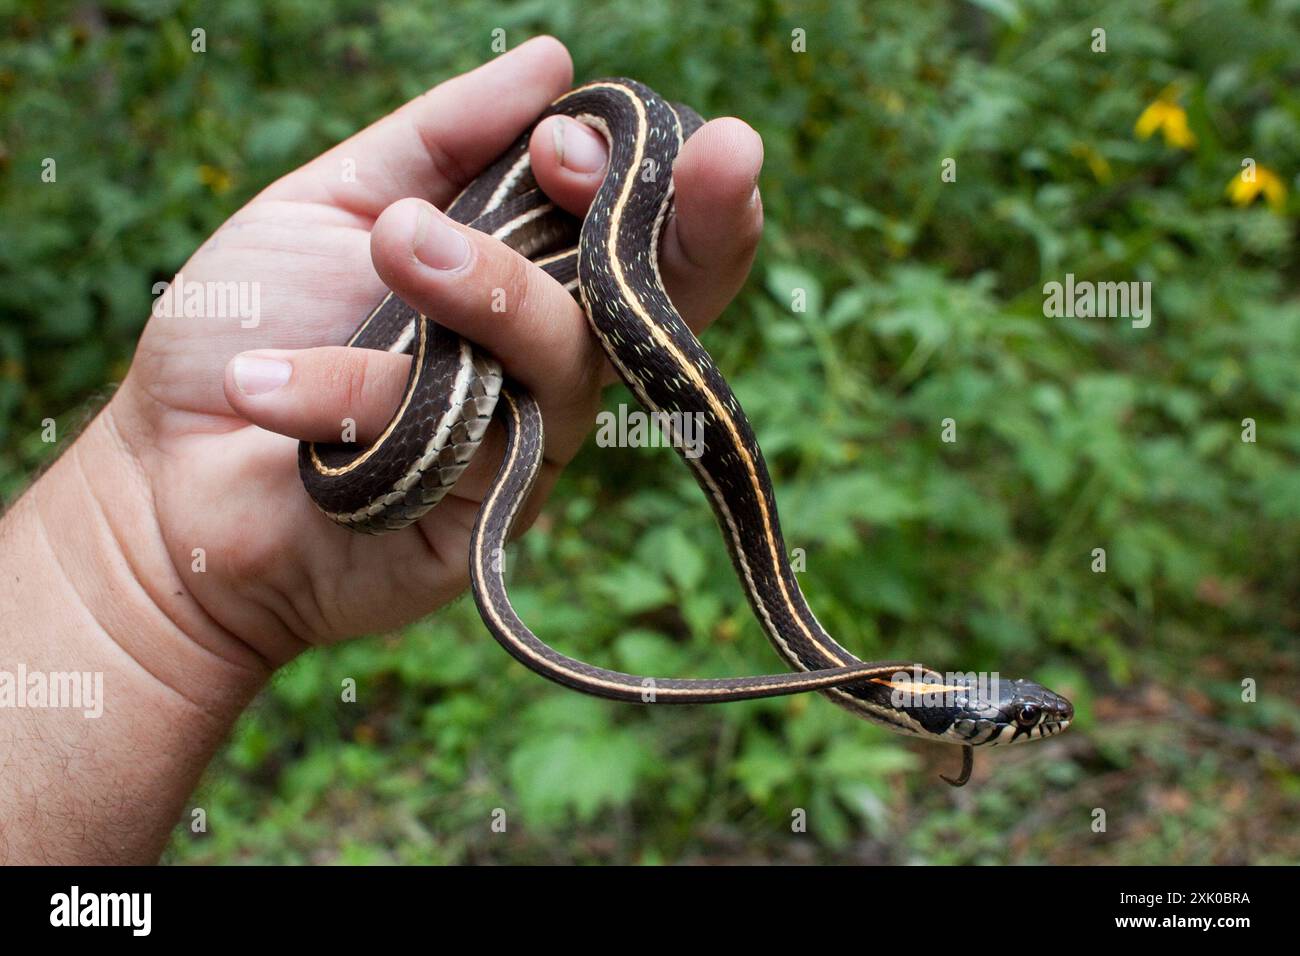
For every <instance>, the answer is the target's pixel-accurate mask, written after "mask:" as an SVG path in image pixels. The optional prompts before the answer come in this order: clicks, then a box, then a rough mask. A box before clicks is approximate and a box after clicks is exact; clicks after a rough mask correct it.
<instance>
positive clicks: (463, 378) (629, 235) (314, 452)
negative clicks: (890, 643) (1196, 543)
mask: <svg viewBox="0 0 1300 956" xmlns="http://www.w3.org/2000/svg"><path fill="white" fill-rule="evenodd" d="M554 114H563V115H566V116H570V117H573V118H575V119H578V120H579V121H582V122H584V123H587V124H588V125H590V126H591V127H592V128H594V129H595V130H597V131H598V132H599V133H600V134H601V135H602V136H603V137H604V138H605V140H606V142H607V144H608V146H609V155H610V159H609V167H608V171H607V173H606V176H605V180H604V182H603V184H602V185H601V187H600V189H599V191H598V192H597V195H596V198H595V199H594V201H593V202H592V205H591V208H590V210H589V212H588V213H587V216H586V218H585V219H583V220H582V221H581V222H580V223H579V222H578V221H577V220H575V219H574V218H573V217H571V216H569V215H568V214H567V213H565V212H563V211H562V210H560V209H558V208H557V207H556V206H554V205H553V204H552V203H551V202H550V201H549V200H548V199H547V198H546V196H545V194H544V193H542V192H541V190H540V189H539V188H538V186H537V182H536V179H535V178H534V177H533V174H532V170H531V167H530V164H529V157H528V133H526V134H525V135H524V136H522V137H520V139H519V140H518V141H516V143H515V144H514V145H513V146H512V147H511V149H509V150H508V151H507V152H506V153H505V154H503V155H502V156H501V157H500V158H499V159H498V160H497V161H496V162H495V163H493V164H492V166H490V167H489V168H488V169H487V170H486V171H485V172H484V173H483V174H481V175H480V176H479V177H478V178H477V179H475V180H474V182H473V183H471V184H470V185H469V186H468V187H466V189H465V190H464V191H463V192H462V193H461V194H460V196H458V197H457V198H456V199H455V200H454V201H453V202H452V204H451V205H450V206H449V207H448V209H447V213H448V215H449V216H451V217H452V218H453V219H455V220H456V221H458V222H462V223H466V224H469V225H471V226H473V227H474V228H476V229H478V230H480V231H482V232H485V233H487V234H489V235H492V236H494V237H496V238H498V239H500V240H501V241H503V242H505V243H506V244H507V245H509V246H511V248H513V249H515V250H516V251H517V252H519V253H520V254H522V255H524V256H526V257H528V258H530V259H532V261H533V262H535V263H536V264H537V265H539V266H540V267H541V268H542V269H544V270H545V271H546V272H547V273H548V274H549V275H550V276H551V277H552V278H554V279H555V280H556V281H558V282H560V283H561V284H562V285H564V286H565V288H567V289H569V290H570V291H571V292H573V293H574V294H576V295H577V296H578V297H579V301H580V302H581V304H582V306H583V309H584V311H585V312H586V314H587V318H588V321H589V324H590V326H591V329H592V332H593V334H594V335H595V336H596V338H597V339H598V340H599V342H600V344H601V346H602V347H603V348H604V350H605V352H606V354H607V355H608V357H609V359H610V361H611V363H612V364H613V366H614V367H615V369H616V370H617V371H618V374H619V375H620V377H621V378H622V379H623V381H624V382H625V383H626V384H627V386H628V388H629V389H630V390H631V391H632V392H633V394H634V395H635V396H636V397H637V400H638V401H639V402H640V403H641V404H642V405H644V406H645V407H646V408H647V409H648V410H649V411H652V412H661V413H666V416H667V417H666V418H665V419H664V420H666V421H681V420H682V419H681V418H678V417H675V416H682V415H691V416H701V417H697V418H695V420H696V421H701V422H702V423H703V433H704V436H705V441H704V443H703V449H702V453H700V454H699V455H698V456H697V457H696V456H692V457H687V456H685V455H683V456H682V457H683V459H684V460H685V461H686V462H687V464H688V465H689V466H690V467H691V469H692V470H693V472H694V475H695V478H696V480H697V482H698V483H699V485H700V487H701V488H702V489H703V491H704V493H705V495H706V496H707V498H708V500H709V502H710V504H711V506H712V508H713V511H714V514H715V516H716V517H717V520H718V524H719V527H720V529H721V531H722V534H723V538H724V541H725V542H726V545H727V550H728V552H729V554H730V556H731V559H732V563H733V565H734V567H735V569H736V572H737V576H738V578H739V579H740V582H741V584H742V586H743V588H744V591H745V595H746V597H747V599H748V601H749V603H750V605H751V607H752V608H753V611H754V613H755V615H756V617H757V619H758V621H759V623H760V624H761V625H762V628H763V631H764V633H765V634H766V636H767V637H768V639H769V641H770V642H771V643H772V646H773V647H774V648H775V650H776V651H777V653H778V654H779V655H780V656H781V657H782V658H783V659H784V660H785V662H786V663H787V664H788V665H789V666H790V667H791V668H792V671H791V672H787V673H781V674H771V675H762V676H754V677H737V678H725V679H716V680H715V679H686V678H650V677H643V676H640V675H634V674H625V673H622V672H619V671H613V670H608V669H605V668H601V667H595V666H593V665H591V664H587V663H585V662H583V661H579V660H576V659H574V658H571V657H568V656H566V655H564V654H561V653H560V652H558V651H556V650H555V649H554V648H552V647H550V646H549V645H547V644H546V643H544V642H543V641H542V640H541V639H540V638H538V637H537V636H536V635H535V634H534V633H533V632H532V631H531V630H530V629H529V628H528V627H527V625H526V624H525V623H524V622H523V621H522V620H520V618H519V616H518V615H517V614H516V613H515V611H514V609H513V607H512V606H511V604H510V600H509V595H508V593H507V590H506V584H505V580H504V573H503V567H504V562H503V561H502V560H501V554H502V553H503V549H504V548H505V546H506V543H507V541H508V540H509V536H510V533H511V529H512V528H513V525H514V522H515V520H516V518H517V516H518V513H519V511H520V508H521V506H522V504H523V502H524V501H525V500H526V499H527V496H528V494H529V491H530V490H531V488H532V486H533V483H534V480H535V478H536V475H537V473H538V471H539V469H540V467H541V462H542V454H543V448H544V432H543V427H542V417H541V413H540V411H539V409H538V407H537V404H536V402H535V401H534V400H533V398H532V396H531V395H529V394H528V393H527V392H526V391H525V390H524V389H522V388H521V387H520V386H518V385H517V384H516V383H514V382H512V381H510V380H508V379H506V378H505V377H504V376H503V374H502V371H501V368H500V366H499V365H498V364H497V363H496V361H495V360H494V359H492V358H490V357H489V356H486V355H484V354H483V353H481V352H479V351H478V350H476V349H475V348H474V347H473V346H472V345H470V344H469V343H467V342H465V341H463V340H461V339H460V338H459V337H458V336H456V335H454V334H453V333H451V332H449V331H448V330H446V329H444V328H442V327H441V326H439V325H437V323H436V322H434V321H432V320H431V319H430V318H429V317H427V316H424V315H421V314H419V313H418V312H417V311H416V310H414V309H412V308H411V307H409V306H407V305H406V304H405V303H403V302H402V301H401V300H400V299H398V298H397V297H396V296H394V295H392V294H391V293H390V294H389V295H388V296H387V297H386V298H385V299H384V300H383V301H382V302H381V303H380V304H379V305H378V306H377V307H376V309H375V310H374V311H373V312H372V313H371V314H370V315H369V316H368V317H367V318H366V320H365V321H364V322H363V323H362V324H361V326H360V327H359V328H358V329H357V331H356V332H355V333H354V334H353V336H352V337H351V339H349V341H348V344H349V345H352V346H356V347H360V348H375V349H384V350H389V351H394V352H406V353H409V354H411V355H412V357H413V360H412V364H411V372H410V376H409V378H408V381H407V385H406V389H405V393H404V395H403V398H402V401H401V403H400V405H399V407H398V410H397V412H396V413H395V414H394V416H393V418H392V420H391V421H390V422H389V424H388V426H387V427H386V428H385V430H384V432H383V433H382V435H381V436H380V437H379V439H378V440H376V441H375V442H373V443H371V444H370V445H368V446H365V447H358V446H357V445H356V444H351V443H338V444H322V443H309V442H304V443H302V444H301V446H300V449H299V470H300V472H301V474H302V478H303V482H304V485H305V486H306V488H307V491H308V493H309V494H310V495H311V497H312V499H313V500H314V501H315V502H316V504H317V505H318V506H319V508H320V509H321V511H322V512H324V513H325V514H326V515H327V516H328V517H329V518H330V519H331V520H333V521H336V522H337V523H339V524H341V525H343V526H344V527H347V528H350V529H352V530H355V531H361V532H368V533H382V532H387V531H393V530H397V529H399V528H402V527H405V526H406V525H408V524H410V523H411V522H413V521H415V520H417V519H418V518H420V517H421V516H422V515H423V514H424V513H425V512H427V511H428V510H429V509H430V508H432V507H433V506H434V505H436V504H437V502H438V501H439V500H440V499H441V498H442V497H443V495H445V494H446V492H447V490H448V489H449V488H450V487H451V486H452V485H453V484H455V481H456V479H458V478H459V477H460V475H461V473H462V472H463V471H464V469H465V467H466V465H467V464H468V462H469V460H470V457H471V456H472V455H473V453H474V451H475V449H476V448H477V447H478V445H479V443H480V442H481V441H482V438H483V435H484V433H485V431H486V429H487V426H488V423H489V422H490V420H491V419H492V417H493V416H494V415H495V416H497V417H498V418H499V419H500V420H501V421H503V423H504V425H505V430H506V436H507V441H506V454H505V459H504V461H503V463H502V465H501V468H500V470H499V472H498V474H497V477H496V479H495V480H494V482H493V484H492V486H491V488H490V489H489V491H488V493H487V496H486V497H485V499H484V501H483V504H482V507H481V509H480V512H479V517H478V521H477V524H476V526H475V530H474V534H473V538H472V541H471V546H470V575H471V580H472V583H473V591H474V597H475V600H476V602H477V604H478V607H479V611H480V614H481V615H482V617H483V621H484V623H485V624H486V625H487V627H488V629H489V630H490V631H491V632H492V634H493V636H494V637H495V638H496V639H497V641H498V642H500V643H501V645H502V646H503V647H504V648H505V649H506V650H507V651H508V652H509V653H510V654H511V655H512V656H514V657H515V659H516V660H518V661H520V662H521V663H522V664H524V665H525V666H526V667H528V668H530V669H532V670H534V671H536V672H537V673H539V674H541V675H542V676H545V677H547V678H549V679H551V680H553V681H556V682H557V683H560V684H563V685H565V686H567V687H571V688H574V689H576V690H580V691H583V692H586V693H590V694H595V695H598V696H601V697H606V698H611V699H615V700H624V701H631V702H640V703H680V704H697V703H716V702H725V701H733V700H743V699H749V698H756V697H770V696H777V695H782V694H794V693H802V692H806V691H812V690H817V691H821V692H822V693H824V694H825V695H827V696H828V697H829V698H830V699H831V700H833V701H834V702H835V703H836V704H839V705H840V706H841V707H844V708H846V709H848V710H849V711H851V712H853V713H854V714H856V715H858V716H859V717H862V718H864V719H866V720H868V721H871V722H873V723H877V724H881V725H883V726H885V727H888V728H889V729H890V730H893V731H895V732H898V733H902V734H907V735H911V736H916V737H922V738H926V739H930V740H942V741H946V742H949V743H955V744H960V745H962V746H963V748H964V750H963V770H962V774H961V776H960V778H959V779H956V780H949V782H950V783H954V784H957V785H960V784H961V783H964V782H965V781H966V779H967V778H968V777H969V775H970V769H971V755H972V753H973V751H972V749H971V748H973V747H976V746H984V745H996V744H1004V743H1013V742H1018V741H1022V740H1035V739H1041V738H1045V737H1050V736H1053V735H1055V734H1057V733H1060V732H1061V731H1063V730H1065V728H1066V727H1067V726H1068V725H1069V723H1070V721H1071V720H1072V719H1073V707H1072V706H1071V704H1070V703H1069V701H1067V700H1065V698H1063V697H1060V696H1059V695H1057V694H1055V693H1053V692H1052V691H1050V690H1047V689H1046V688H1044V687H1042V686H1040V685H1038V684H1035V683H1033V682H1030V681H1027V680H1014V681H1008V680H1000V679H995V680H994V681H993V682H992V683H991V684H987V683H984V682H981V681H976V680H972V679H968V678H967V677H962V676H960V675H959V676H958V677H956V678H953V677H951V676H949V677H944V676H943V675H940V674H938V673H937V672H935V671H933V670H931V669H930V668H928V667H925V666H924V665H922V664H920V663H917V662H915V661H862V660H860V659H858V658H857V657H855V656H854V655H853V654H851V653H850V652H849V651H848V650H846V649H845V648H843V647H842V646H840V645H839V644H838V643H837V642H836V641H835V640H834V639H833V638H832V637H831V636H830V635H829V634H828V633H827V632H826V630H825V629H824V628H823V627H822V626H821V625H820V624H819V623H818V621H817V618H816V617H815V616H814V614H813V612H812V610H811V608H809V606H808V604H807V602H806V601H805V600H804V597H803V593H802V591H801V590H800V588H799V584H798V581H797V580H796V578H795V574H794V571H793V570H792V568H791V566H790V562H789V561H788V560H787V558H786V550H785V542H784V538H783V536H782V532H781V525H780V519H779V516H778V513H777V506H776V499H775V495H774V492H773V489H772V483H771V480H770V478H769V476H768V471H767V466H766V464H765V463H764V460H763V455H762V452H761V450H760V449H759V446H758V442H757V440H756V438H755V436H754V432H753V429H752V427H751V426H750V423H749V420H748V419H747V418H746V416H745V414H744V411H743V410H742V409H741V407H740V403H739V402H738V401H737V399H736V396H735V394H734V393H733V392H732V390H731V387H730V386H729V385H728V384H727V381H726V379H725V378H724V377H723V375H722V373H721V372H720V371H719V370H718V368H717V366H716V365H715V364H714V362H713V360H712V358H711V357H710V356H709V353H708V352H707V351H705V349H704V348H703V346H701V345H700V343H699V341H698V339H696V337H695V335H694V334H693V333H692V332H691V330H690V329H689V327H688V326H687V325H686V323H685V321H684V320H683V319H682V318H681V316H680V315H679V314H678V313H677V310H676V309H675V308H674V306H673V304H672V302H671V300H670V299H669V297H668V294H667V292H666V291H665V289H664V284H663V280H662V277H661V275H660V271H659V260H658V247H659V239H660V236H661V235H662V233H663V230H664V227H665V225H666V223H667V221H668V217H669V216H670V214H671V211H672V196H673V190H672V175H671V172H672V165H673V161H674V159H675V158H676V156H677V152H678V150H679V149H680V148H681V145H682V143H683V142H685V140H686V139H687V138H688V137H689V136H690V134H691V133H692V132H693V131H694V130H695V129H696V128H697V127H698V126H699V125H700V123H701V120H700V118H699V117H698V116H697V115H696V114H695V113H694V112H693V111H692V110H690V109H689V108H687V107H683V106H678V105H674V104H670V103H668V102H667V101H665V100H664V99H662V98H661V97H659V96H658V95H657V94H655V93H654V92H652V91H651V90H649V89H648V88H646V87H645V86H643V85H641V84H640V83H637V82H635V81H632V80H625V79H613V80H599V81H596V82H592V83H588V84H586V85H584V86H580V87H578V88H576V89H574V90H573V91H571V92H569V93H567V94H565V95H564V96H562V97H560V99H558V100H557V101H556V102H555V103H554V104H552V105H551V107H550V108H549V109H548V110H547V111H546V112H545V113H544V114H543V116H542V117H539V121H540V120H541V119H543V118H545V117H546V116H550V115H554ZM529 132H531V130H530V131H529ZM669 437H670V438H671V437H672V436H669ZM670 443H671V444H672V445H673V446H674V447H676V448H678V450H679V451H681V446H682V442H680V441H672V442H670ZM697 450H698V449H697ZM944 779H948V778H946V777H945V778H944Z"/></svg>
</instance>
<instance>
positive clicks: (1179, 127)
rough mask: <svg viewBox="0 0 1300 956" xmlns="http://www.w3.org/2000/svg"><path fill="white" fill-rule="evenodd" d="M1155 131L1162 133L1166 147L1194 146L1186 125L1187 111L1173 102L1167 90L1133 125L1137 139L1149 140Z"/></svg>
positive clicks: (1193, 139) (1188, 147)
mask: <svg viewBox="0 0 1300 956" xmlns="http://www.w3.org/2000/svg"><path fill="white" fill-rule="evenodd" d="M1156 130H1160V131H1161V132H1163V133H1164V136H1165V144H1166V145H1168V146H1173V147H1174V148H1176V149H1191V148H1192V147H1194V146H1195V145H1196V136H1195V134H1194V133H1192V131H1191V128H1190V127H1188V125H1187V111H1186V110H1185V109H1183V108H1182V107H1181V106H1179V105H1178V104H1177V103H1176V102H1175V101H1174V98H1173V94H1172V93H1170V92H1169V91H1168V90H1166V91H1165V92H1164V93H1161V94H1160V96H1159V97H1158V98H1157V99H1156V100H1155V101H1154V102H1153V103H1152V104H1151V105H1150V106H1148V107H1147V108H1146V109H1144V110H1143V111H1142V115H1141V116H1139V117H1138V119H1137V122H1136V123H1134V124H1133V132H1134V133H1136V134H1137V135H1138V138H1139V139H1149V138H1150V136H1151V134H1152V133H1154V132H1155V131H1156Z"/></svg>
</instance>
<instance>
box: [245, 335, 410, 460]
mask: <svg viewBox="0 0 1300 956" xmlns="http://www.w3.org/2000/svg"><path fill="white" fill-rule="evenodd" d="M410 369H411V357H410V356H409V355H400V354H393V353H391V352H380V351H377V350H375V349H353V348H346V347H343V346H330V347H326V348H315V349H300V350H287V349H260V350H257V351H253V352H242V353H240V354H239V355H236V356H235V357H234V358H233V359H231V360H230V362H229V363H228V364H227V365H226V374H225V392H226V401H228V402H230V407H231V408H233V409H234V410H235V412H236V414H238V415H239V416H240V417H242V418H244V419H246V420H247V421H249V422H250V423H252V424H254V425H257V426H258V427H260V428H265V429H267V430H268V431H273V432H278V433H279V434H281V435H288V436H289V437H290V438H297V439H300V440H303V441H322V442H337V441H339V440H340V439H341V437H342V435H343V433H344V431H345V429H347V428H348V426H349V424H352V423H355V438H356V441H358V442H361V443H368V442H371V441H373V440H374V439H376V438H378V437H379V435H380V434H382V433H383V430H384V426H386V425H387V424H388V421H389V419H391V418H392V416H393V413H394V412H395V411H396V410H397V406H398V404H399V403H400V402H401V400H402V392H403V390H404V389H405V387H406V379H407V376H408V374H409V373H410Z"/></svg>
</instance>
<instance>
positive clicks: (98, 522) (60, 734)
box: [0, 414, 267, 863]
mask: <svg viewBox="0 0 1300 956" xmlns="http://www.w3.org/2000/svg"><path fill="white" fill-rule="evenodd" d="M114 431H115V430H114V428H113V426H112V416H111V414H107V415H101V416H100V418H99V419H97V420H96V421H95V422H94V423H92V424H91V425H90V427H89V428H88V429H87V430H86V432H85V434H83V435H82V436H81V437H80V438H79V439H78V440H77V443H76V444H75V445H74V446H73V447H72V448H71V449H69V451H68V452H67V453H66V454H65V455H64V456H63V457H62V458H61V459H60V460H59V461H58V462H56V463H55V465H54V466H53V467H52V468H51V469H50V470H49V472H47V473H46V474H45V475H44V476H43V477H42V478H41V479H40V481H38V482H37V483H36V484H35V485H34V486H33V487H32V488H31V489H30V490H29V491H28V492H27V493H26V494H25V495H24V496H23V497H22V498H21V499H19V500H18V501H17V502H16V503H15V504H14V505H13V507H12V508H11V509H10V511H9V513H8V514H7V515H6V516H5V517H4V519H3V521H2V522H0V767H2V768H3V770H2V771H0V862H8V863H148V862H153V861H156V859H157V857H158V854H159V853H160V852H161V850H162V847H163V846H164V844H165V842H166V840H167V836H168V833H169V832H170V830H171V828H172V827H173V826H174V825H175V824H176V823H177V821H178V819H179V818H180V814H181V811H182V808H183V806H184V801H185V799H186V797H187V796H188V795H189V793H190V792H191V791H192V789H193V788H194V786H195V785H196V783H197V780H198V777H199V775H200V773H201V772H202V770H203V768H204V766H205V765H206V764H207V762H208V761H209V760H210V759H211V757H212V754H213V753H214V752H215V750H216V748H217V747H218V746H219V745H220V743H221V741H222V740H223V738H224V737H225V735H226V734H227V732H228V731H229V729H230V727H231V725H232V724H233V722H234V720H235V718H236V717H237V716H238V714H239V712H240V711H241V710H242V709H243V707H244V706H245V705H246V704H247V702H248V701H249V700H250V699H251V697H252V696H253V694H255V693H256V692H257V689H258V688H259V687H260V686H261V684H262V683H263V682H264V680H265V677H266V674H267V668H266V667H265V666H264V665H263V664H262V662H261V661H260V659H258V658H257V656H256V655H254V654H252V653H251V652H249V651H248V649H247V648H246V647H244V646H243V645H241V644H240V643H239V642H238V641H235V640H234V639H233V638H229V637H228V636H226V635H223V634H222V633H221V632H220V629H219V628H216V627H215V626H214V625H212V624H211V623H210V622H207V621H205V620H204V617H203V614H202V611H201V609H199V607H198V606H197V604H195V603H194V602H192V601H187V598H186V595H187V593H188V589H187V588H186V586H185V581H184V578H183V576H182V572H180V571H177V569H176V568H175V566H174V565H173V563H172V562H171V560H170V559H169V558H168V557H167V552H166V548H165V547H163V546H162V540H161V534H160V533H159V532H158V529H157V520H156V518H155V517H154V516H153V511H152V501H151V496H150V492H149V488H148V482H147V479H146V478H145V476H144V475H143V473H142V472H141V470H140V469H139V468H138V466H137V464H136V463H135V461H134V459H133V458H132V457H131V455H130V454H129V453H128V452H126V451H125V449H124V448H123V447H122V445H121V443H120V441H119V439H118V437H117V436H116V435H115V434H114ZM62 675H73V677H74V678H75V680H69V679H68V678H66V677H64V676H62ZM20 678H25V680H24V682H23V684H22V685H17V682H18V681H19V679H20ZM77 688H79V689H80V690H81V691H82V694H81V699H80V700H77V699H76V697H77V695H76V694H75V693H73V691H74V690H76V689H77ZM101 689H102V696H101V693H100V691H101ZM56 698H57V699H56ZM69 698H70V699H69ZM55 704H57V705H58V706H52V705H55ZM70 704H75V705H76V706H70ZM96 714H97V716H96Z"/></svg>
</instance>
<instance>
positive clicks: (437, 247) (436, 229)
mask: <svg viewBox="0 0 1300 956" xmlns="http://www.w3.org/2000/svg"><path fill="white" fill-rule="evenodd" d="M411 251H412V252H413V253H414V254H415V258H417V259H419V260H420V261H421V262H423V263H424V264H425V265H426V266H428V267H429V268H430V269H442V270H444V271H451V270H454V269H459V268H460V267H461V266H463V265H465V263H467V262H469V242H468V241H467V240H466V239H465V237H464V236H462V235H461V234H460V233H459V232H457V231H456V230H455V229H453V228H452V227H451V226H450V225H448V224H447V223H446V222H445V221H444V220H443V219H442V217H440V216H439V215H438V214H437V213H435V212H433V211H432V210H431V209H429V208H428V207H427V206H426V207H421V209H420V211H419V213H418V214H417V216H416V220H415V232H414V235H413V238H412V240H411Z"/></svg>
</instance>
